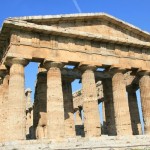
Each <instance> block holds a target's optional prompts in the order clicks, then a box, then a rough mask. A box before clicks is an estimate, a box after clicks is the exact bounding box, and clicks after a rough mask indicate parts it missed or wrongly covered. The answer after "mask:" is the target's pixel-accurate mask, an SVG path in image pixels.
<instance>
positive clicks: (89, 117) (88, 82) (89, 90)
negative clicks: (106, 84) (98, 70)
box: [82, 69, 101, 137]
mask: <svg viewBox="0 0 150 150" xmlns="http://www.w3.org/2000/svg"><path fill="white" fill-rule="evenodd" d="M82 95H83V111H84V132H85V136H87V137H94V136H100V135H101V125H100V115H99V109H98V101H97V99H98V98H97V90H96V84H95V76H94V72H93V70H91V69H87V70H86V71H84V73H83V74H82Z"/></svg>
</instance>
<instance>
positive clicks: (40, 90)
mask: <svg viewBox="0 0 150 150" xmlns="http://www.w3.org/2000/svg"><path fill="white" fill-rule="evenodd" d="M35 103H36V104H35V109H36V110H35V115H34V126H35V128H36V138H37V139H42V138H46V137H47V130H46V129H47V71H46V69H44V68H41V67H39V73H38V75H37V83H36V92H35Z"/></svg>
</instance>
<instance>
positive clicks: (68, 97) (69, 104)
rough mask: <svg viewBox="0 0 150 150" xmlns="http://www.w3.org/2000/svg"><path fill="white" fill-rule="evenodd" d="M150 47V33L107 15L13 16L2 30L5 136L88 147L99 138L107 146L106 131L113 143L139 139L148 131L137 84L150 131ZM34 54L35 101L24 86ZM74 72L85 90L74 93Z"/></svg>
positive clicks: (0, 94) (0, 108) (0, 95)
mask: <svg viewBox="0 0 150 150" xmlns="http://www.w3.org/2000/svg"><path fill="white" fill-rule="evenodd" d="M31 31H32V32H31ZM149 50H150V34H149V33H147V32H144V31H141V30H140V29H138V28H135V27H134V26H131V25H129V24H126V23H125V22H122V21H120V20H117V19H116V18H114V17H111V16H109V15H107V14H79V15H66V16H64V15H63V16H60V15H58V16H46V17H44V16H42V17H40V16H39V17H24V18H9V19H7V20H6V21H5V22H4V24H3V27H2V29H1V31H0V77H2V78H0V79H1V80H0V121H1V124H0V142H1V141H11V142H12V141H14V140H25V139H33V138H36V139H37V141H38V142H39V143H41V142H40V141H42V142H43V141H48V142H49V143H48V144H49V145H47V143H46V145H47V148H51V149H53V148H54V147H53V146H55V144H54V143H53V142H52V143H53V144H54V145H53V144H50V143H51V141H59V142H60V141H67V139H68V141H70V143H71V144H73V145H74V148H76V147H78V146H79V147H78V149H80V148H82V149H84V148H85V149H86V148H87V149H89V145H90V144H91V141H95V139H96V140H97V139H99V140H100V141H101V143H102V144H103V147H100V146H101V144H100V143H99V141H98V142H94V144H96V146H97V147H96V146H95V147H94V148H96V149H99V148H104V147H105V148H106V144H107V142H108V141H107V140H106V139H105V137H107V138H108V139H109V140H110V141H111V140H114V141H111V144H112V143H114V142H115V141H118V139H119V138H122V141H121V144H124V143H125V144H127V145H128V146H132V144H129V143H130V139H131V138H134V137H138V136H140V135H139V134H141V133H142V131H141V124H140V119H139V112H138V105H137V100H136V99H137V98H136V93H135V89H134V88H133V87H134V86H135V85H136V88H138V84H139V87H140V92H141V99H142V110H143V118H144V127H145V134H150V109H149V107H150V94H149V91H150V77H149V75H150V74H149V70H150V69H149V67H150V53H149ZM27 60H29V61H32V62H36V63H40V66H39V71H38V75H37V82H36V87H35V88H36V89H35V97H34V105H33V106H32V105H31V98H30V94H31V91H30V90H29V91H26V97H25V93H24V92H25V91H24V67H25V65H27V63H28V61H27ZM43 62H44V63H43ZM3 64H5V65H7V66H6V67H7V69H6V68H5V71H6V70H7V71H6V72H7V74H5V75H2V74H1V70H3V69H2V68H1V66H2V65H3ZM64 65H65V67H64ZM43 66H44V68H43ZM66 66H68V67H66ZM117 68H118V69H117ZM121 68H123V70H122V69H121ZM3 71H4V70H3ZM122 71H123V72H122ZM75 79H78V80H79V82H82V90H81V91H78V92H76V93H75V94H73V95H72V88H71V81H74V80H75ZM97 81H98V82H97ZM95 82H97V83H95ZM127 92H128V93H127ZM127 94H128V95H127ZM73 98H75V101H74V104H73ZM100 103H102V107H103V108H102V109H101V107H99V106H98V104H100ZM100 105H101V104H100ZM99 108H100V112H99ZM25 111H26V116H25ZM74 112H76V115H74ZM101 113H102V114H103V123H102V125H101V123H100V116H101V115H102V114H101ZM99 114H100V115H99ZM74 118H75V122H74ZM101 121H102V120H101ZM25 127H26V129H25ZM75 134H76V135H75ZM102 134H104V135H102ZM132 134H133V135H138V136H131V135H132ZM101 135H102V136H101ZM106 135H109V136H106ZM128 135H129V136H128ZM110 136H116V137H110ZM146 136H148V135H146ZM81 137H85V138H81ZM123 137H125V138H123ZM81 139H82V142H83V143H82V144H81V143H80V141H78V140H81ZM103 139H104V141H103ZM84 140H85V141H84ZM105 140H106V141H105ZM124 140H125V141H124ZM135 140H136V139H135ZM88 141H89V145H87V146H86V147H85V145H86V143H88ZM24 142H25V141H23V143H24ZM32 142H33V143H34V142H35V141H31V143H32ZM74 142H75V143H74ZM84 142H85V143H84ZM119 142H120V141H119ZM148 142H150V141H148ZM12 143H14V142H12ZM29 143H30V142H29ZM35 143H36V142H35ZM60 143H61V142H60ZM62 143H63V142H62ZM70 143H69V144H70ZM56 144H57V142H56ZM64 144H66V143H64ZM78 144H80V145H78ZM92 144H93V143H92ZM108 144H109V142H108ZM117 144H118V143H117ZM121 144H118V145H119V146H120V145H121ZM140 144H141V142H140ZM146 144H147V143H146ZM0 145H1V144H0ZM2 145H3V144H2ZM112 145H113V144H112ZM118 145H115V147H117V146H118ZM51 146H52V147H51ZM67 146H68V145H67ZM90 146H91V145H90ZM121 146H122V145H121ZM62 147H63V146H62ZM65 147H66V145H65ZM110 147H112V146H111V145H110V146H109V148H110ZM7 148H8V147H7ZM13 148H15V147H13ZM67 148H68V149H71V148H72V147H67ZM90 148H93V145H92V146H91V147H90ZM112 148H113V147H112ZM119 148H120V147H119ZM29 149H34V148H29ZM59 149H60V148H59ZM64 149H65V148H64Z"/></svg>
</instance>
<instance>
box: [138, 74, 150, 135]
mask: <svg viewBox="0 0 150 150" xmlns="http://www.w3.org/2000/svg"><path fill="white" fill-rule="evenodd" d="M139 87H140V94H141V105H142V112H143V119H144V134H148V135H149V134H150V109H149V108H150V92H149V91H150V77H149V75H148V74H145V75H143V76H142V77H141V79H140V81H139Z"/></svg>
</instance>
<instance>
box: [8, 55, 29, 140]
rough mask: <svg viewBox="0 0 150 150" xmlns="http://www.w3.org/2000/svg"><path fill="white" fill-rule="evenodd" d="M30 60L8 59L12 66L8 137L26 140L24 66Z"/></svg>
mask: <svg viewBox="0 0 150 150" xmlns="http://www.w3.org/2000/svg"><path fill="white" fill-rule="evenodd" d="M27 63H28V61H27V60H25V59H22V58H13V59H9V60H8V64H9V66H10V78H9V93H8V101H9V104H8V108H9V110H8V123H9V124H8V130H9V133H8V139H9V140H25V139H26V136H25V135H26V134H25V127H26V114H25V113H26V112H25V111H26V102H25V92H24V91H25V89H24V66H25V65H27ZM8 139H7V140H8Z"/></svg>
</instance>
